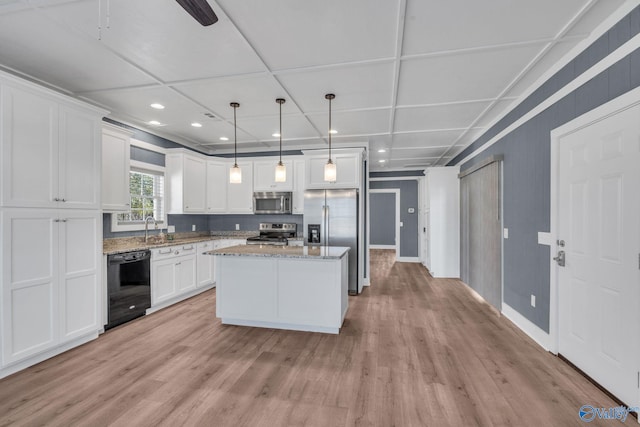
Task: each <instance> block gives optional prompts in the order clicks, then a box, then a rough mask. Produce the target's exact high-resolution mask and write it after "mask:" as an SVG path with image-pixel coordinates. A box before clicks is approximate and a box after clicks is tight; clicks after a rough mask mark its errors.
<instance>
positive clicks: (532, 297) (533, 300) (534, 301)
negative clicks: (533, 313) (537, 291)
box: [531, 294, 536, 308]
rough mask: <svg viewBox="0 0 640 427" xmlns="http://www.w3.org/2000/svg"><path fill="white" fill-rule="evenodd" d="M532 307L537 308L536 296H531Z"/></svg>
mask: <svg viewBox="0 0 640 427" xmlns="http://www.w3.org/2000/svg"><path fill="white" fill-rule="evenodd" d="M531 307H533V308H535V307H536V296H535V295H533V294H531Z"/></svg>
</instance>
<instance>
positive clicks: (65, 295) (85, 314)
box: [59, 211, 102, 342]
mask: <svg viewBox="0 0 640 427" xmlns="http://www.w3.org/2000/svg"><path fill="white" fill-rule="evenodd" d="M60 221H61V222H60V223H59V224H60V234H59V237H60V246H59V247H60V250H59V256H60V299H59V303H60V340H61V342H67V341H70V340H72V339H75V338H78V337H80V336H82V335H85V334H87V333H90V332H93V331H97V330H98V329H99V328H100V326H101V325H100V322H99V316H98V314H99V312H100V302H101V299H100V296H99V290H100V289H101V288H102V287H101V286H100V284H101V278H102V271H101V268H100V259H101V257H100V255H101V251H100V249H101V248H102V215H101V214H100V213H99V212H95V211H63V212H62V211H61V212H60Z"/></svg>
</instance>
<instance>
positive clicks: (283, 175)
mask: <svg viewBox="0 0 640 427" xmlns="http://www.w3.org/2000/svg"><path fill="white" fill-rule="evenodd" d="M276 102H277V103H278V104H280V132H279V136H280V161H279V162H278V164H277V165H276V182H286V181H287V168H286V167H285V166H284V163H282V104H284V102H285V100H284V99H282V98H278V99H276Z"/></svg>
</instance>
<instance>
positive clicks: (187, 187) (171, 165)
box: [165, 153, 207, 214]
mask: <svg viewBox="0 0 640 427" xmlns="http://www.w3.org/2000/svg"><path fill="white" fill-rule="evenodd" d="M165 166H166V176H167V190H168V194H167V206H168V210H167V213H170V214H187V213H199V214H202V213H205V211H206V206H205V205H206V183H207V162H206V161H205V160H204V159H203V158H201V157H199V156H192V155H189V154H185V153H169V154H167V155H166V157H165Z"/></svg>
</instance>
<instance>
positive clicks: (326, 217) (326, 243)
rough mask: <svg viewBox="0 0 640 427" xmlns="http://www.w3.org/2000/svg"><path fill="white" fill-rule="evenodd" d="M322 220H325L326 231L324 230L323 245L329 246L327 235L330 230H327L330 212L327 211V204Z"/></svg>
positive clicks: (329, 233)
mask: <svg viewBox="0 0 640 427" xmlns="http://www.w3.org/2000/svg"><path fill="white" fill-rule="evenodd" d="M324 218H325V219H324V220H325V224H326V226H325V228H326V232H325V246H329V236H330V235H331V230H329V227H330V224H329V221H331V212H329V206H328V205H327V206H325V208H324Z"/></svg>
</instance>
